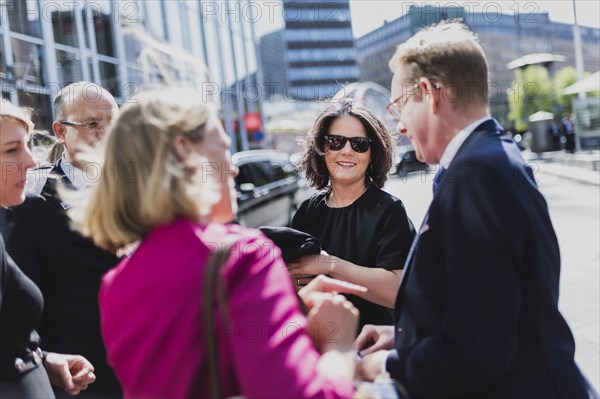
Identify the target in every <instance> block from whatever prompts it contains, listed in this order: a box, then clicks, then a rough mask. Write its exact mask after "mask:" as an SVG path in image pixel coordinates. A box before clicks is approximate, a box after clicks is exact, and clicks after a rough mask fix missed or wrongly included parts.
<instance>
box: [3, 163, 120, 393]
mask: <svg viewBox="0 0 600 399" xmlns="http://www.w3.org/2000/svg"><path fill="white" fill-rule="evenodd" d="M32 177H33V180H34V181H33V186H34V187H37V189H36V188H34V189H33V192H31V193H28V195H27V198H26V200H25V202H24V203H23V204H22V205H20V206H18V207H15V208H13V210H12V211H9V212H8V224H9V229H10V235H9V238H8V240H6V241H7V248H8V251H9V253H10V255H11V256H12V257H13V259H14V260H15V262H16V263H17V264H18V265H19V266H20V268H21V269H22V270H23V271H24V272H25V273H26V274H27V275H28V276H29V277H30V278H31V279H32V280H33V281H34V282H35V283H36V284H37V286H38V287H40V289H41V291H42V293H43V296H44V302H45V307H44V312H43V315H42V321H41V324H40V327H39V329H38V330H39V332H40V336H41V337H42V339H43V341H42V347H43V348H44V349H45V350H47V351H53V352H60V353H72V354H80V355H83V356H85V357H86V358H87V359H88V360H89V361H90V362H91V363H92V364H93V365H94V367H95V374H96V382H94V383H93V384H91V385H90V386H89V388H88V390H87V391H84V392H82V394H84V396H86V394H87V395H89V394H93V393H102V394H120V387H119V384H118V382H117V380H116V378H115V376H114V374H113V372H112V369H111V368H110V366H109V365H108V364H107V363H106V352H105V349H104V345H103V343H102V337H101V333H100V315H99V309H98V291H99V288H100V282H101V278H102V276H103V275H104V273H106V272H107V271H108V270H109V269H111V268H112V267H113V266H115V265H116V264H117V263H118V261H119V259H118V258H117V257H116V256H114V255H113V254H111V253H109V252H106V251H104V250H102V249H100V248H98V247H96V246H95V245H94V244H93V242H92V241H91V240H89V239H87V238H84V237H83V236H81V235H80V234H79V233H77V232H75V231H73V230H72V229H71V228H70V227H69V223H70V220H69V218H68V216H67V214H66V209H67V208H69V204H68V203H67V202H66V201H63V200H61V199H60V198H59V196H58V194H57V184H58V183H59V182H63V183H64V184H66V185H67V187H71V188H73V187H72V186H71V185H70V183H69V180H68V179H67V177H66V176H65V174H64V172H63V170H62V168H61V167H60V162H59V163H58V164H56V165H50V166H49V167H45V168H40V169H37V170H35V171H33V176H32Z"/></svg>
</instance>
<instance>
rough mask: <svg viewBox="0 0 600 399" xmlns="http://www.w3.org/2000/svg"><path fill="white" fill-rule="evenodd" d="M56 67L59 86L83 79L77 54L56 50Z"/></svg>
mask: <svg viewBox="0 0 600 399" xmlns="http://www.w3.org/2000/svg"><path fill="white" fill-rule="evenodd" d="M56 69H57V70H58V82H59V85H60V87H64V86H66V85H68V84H70V83H74V82H79V81H82V80H83V73H82V70H81V62H80V58H79V54H76V53H71V52H67V51H61V50H56Z"/></svg>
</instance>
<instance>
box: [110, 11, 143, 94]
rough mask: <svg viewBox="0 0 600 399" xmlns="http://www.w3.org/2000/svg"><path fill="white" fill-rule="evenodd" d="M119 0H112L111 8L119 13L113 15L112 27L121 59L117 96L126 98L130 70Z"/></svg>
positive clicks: (118, 66)
mask: <svg viewBox="0 0 600 399" xmlns="http://www.w3.org/2000/svg"><path fill="white" fill-rule="evenodd" d="M117 1H118V0H111V10H113V12H114V13H117V15H114V16H113V21H114V23H112V24H111V25H112V29H113V37H114V40H115V47H116V50H117V59H118V60H119V64H118V65H117V68H118V71H119V73H118V76H119V84H118V86H119V93H117V96H119V97H121V98H125V96H127V95H128V94H129V93H126V90H127V89H129V86H130V84H129V83H128V82H129V75H128V74H129V72H128V71H127V57H126V56H125V39H124V38H123V32H122V29H121V15H120V8H119V6H118V4H117ZM135 7H136V8H137V9H138V10H139V7H140V4H139V3H137V2H136V3H135ZM138 22H139V21H138Z"/></svg>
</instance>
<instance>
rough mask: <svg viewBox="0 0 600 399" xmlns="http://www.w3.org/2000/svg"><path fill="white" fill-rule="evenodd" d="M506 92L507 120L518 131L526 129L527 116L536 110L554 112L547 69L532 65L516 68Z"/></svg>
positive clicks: (552, 93)
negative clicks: (514, 75) (514, 76)
mask: <svg viewBox="0 0 600 399" xmlns="http://www.w3.org/2000/svg"><path fill="white" fill-rule="evenodd" d="M515 72H516V79H515V81H513V83H512V85H511V88H510V89H509V92H508V107H509V113H508V120H509V121H510V122H512V123H513V124H514V125H515V128H516V129H517V130H518V131H522V130H525V129H527V118H528V116H529V115H531V114H534V113H536V112H538V111H547V112H554V110H555V109H554V108H555V107H554V91H553V89H552V86H553V85H552V82H551V81H550V79H549V77H548V70H547V69H546V68H544V67H542V66H537V65H533V66H530V67H527V68H524V69H517V70H516V71H515Z"/></svg>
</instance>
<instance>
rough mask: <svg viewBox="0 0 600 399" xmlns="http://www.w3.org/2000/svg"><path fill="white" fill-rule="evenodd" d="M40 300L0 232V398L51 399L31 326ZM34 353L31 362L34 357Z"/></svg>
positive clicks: (39, 313) (36, 318)
mask: <svg viewBox="0 0 600 399" xmlns="http://www.w3.org/2000/svg"><path fill="white" fill-rule="evenodd" d="M43 306H44V300H43V298H42V293H41V292H40V290H39V288H38V287H37V286H36V285H35V284H34V283H33V281H31V280H30V279H29V277H27V276H26V275H25V274H23V272H22V271H21V270H20V269H19V268H18V267H17V265H16V264H15V263H14V262H13V260H12V259H11V258H10V256H8V254H7V253H6V248H5V247H4V241H3V239H2V235H0V397H2V398H4V397H6V398H9V397H10V398H13V397H14V398H54V393H53V392H52V387H51V386H50V381H49V380H48V375H47V374H46V370H45V369H44V366H43V365H42V364H41V359H40V357H39V356H38V353H37V352H36V350H37V349H38V345H39V343H40V339H39V337H38V335H37V333H36V332H35V327H36V326H37V324H38V323H39V321H40V317H41V316H42V309H43ZM34 352H36V354H35V361H33V359H34V356H33V354H34Z"/></svg>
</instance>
